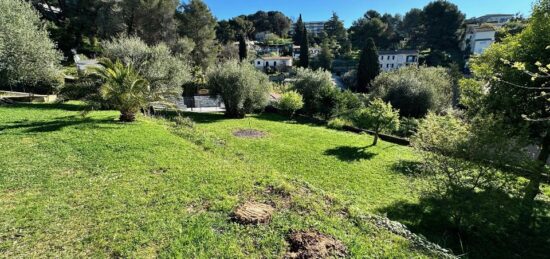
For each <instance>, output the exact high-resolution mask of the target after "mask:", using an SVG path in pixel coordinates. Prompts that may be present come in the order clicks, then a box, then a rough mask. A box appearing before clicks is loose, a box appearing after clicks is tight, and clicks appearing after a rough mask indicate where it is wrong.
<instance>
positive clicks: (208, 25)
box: [176, 0, 217, 69]
mask: <svg viewBox="0 0 550 259" xmlns="http://www.w3.org/2000/svg"><path fill="white" fill-rule="evenodd" d="M176 18H178V20H179V28H178V33H179V34H180V36H181V37H187V38H189V39H191V40H193V42H194V43H195V48H194V49H193V51H192V52H191V59H192V61H193V65H195V66H200V67H202V69H206V68H208V67H209V66H210V65H212V64H214V61H215V59H216V54H217V51H216V42H217V41H216V25H217V22H216V18H214V16H213V15H212V12H211V11H210V9H209V8H208V6H207V5H206V4H205V3H204V2H203V1H202V0H190V1H189V2H188V3H187V4H182V5H181V6H180V7H179V8H178V10H177V13H176Z"/></svg>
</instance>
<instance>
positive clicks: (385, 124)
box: [352, 98, 399, 146]
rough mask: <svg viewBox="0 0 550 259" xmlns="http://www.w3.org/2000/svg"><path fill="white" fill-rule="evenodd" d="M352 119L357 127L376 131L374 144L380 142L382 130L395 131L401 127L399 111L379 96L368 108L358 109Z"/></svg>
mask: <svg viewBox="0 0 550 259" xmlns="http://www.w3.org/2000/svg"><path fill="white" fill-rule="evenodd" d="M352 119H353V123H354V124H355V125H356V126H357V127H359V128H362V129H370V130H372V131H374V141H373V143H372V145H373V146H376V144H377V143H378V137H379V134H380V132H382V131H393V130H395V129H397V128H398V127H399V111H396V110H394V109H393V107H392V105H391V104H390V103H385V102H384V101H382V99H379V98H377V99H374V100H373V101H372V102H371V103H370V105H369V106H367V108H365V109H361V110H358V111H356V112H355V114H354V115H353V116H352Z"/></svg>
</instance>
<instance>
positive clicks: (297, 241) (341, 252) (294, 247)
mask: <svg viewBox="0 0 550 259" xmlns="http://www.w3.org/2000/svg"><path fill="white" fill-rule="evenodd" d="M289 242H290V251H289V252H288V253H287V254H286V255H285V258H329V257H336V258H344V257H346V256H347V255H348V249H347V247H346V246H345V245H344V244H343V243H342V242H340V241H338V240H336V239H334V238H332V237H330V236H327V235H325V234H322V233H320V232H318V231H296V232H292V233H291V234H290V238H289Z"/></svg>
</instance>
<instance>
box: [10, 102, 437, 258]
mask: <svg viewBox="0 0 550 259" xmlns="http://www.w3.org/2000/svg"><path fill="white" fill-rule="evenodd" d="M81 109H82V107H81V106H80V105H79V104H78V103H68V104H62V105H48V104H32V105H17V106H0V257H24V258H27V257H156V256H158V257H187V258H188V257H203V258H210V257H226V258H235V257H267V258H277V257H282V256H284V254H285V253H286V252H287V250H288V249H289V245H288V243H287V238H288V235H289V233H290V231H292V230H301V229H304V230H305V229H316V230H319V231H321V232H323V233H326V234H329V235H331V236H333V237H335V238H337V239H339V240H341V241H342V242H343V243H344V244H345V245H346V246H347V247H348V249H349V252H350V256H351V257H362V258H365V257H371V258H388V257H390V258H411V257H417V258H423V257H435V255H433V254H431V253H429V252H427V251H425V250H421V249H420V248H417V246H414V245H413V244H411V243H410V242H409V241H408V240H406V239H404V238H402V237H400V236H397V235H395V234H392V233H390V232H388V231H386V230H383V229H379V228H377V227H375V226H374V225H373V224H372V223H370V222H368V221H365V220H363V218H362V216H363V215H368V214H376V213H383V212H385V211H387V208H390V207H392V206H393V205H394V204H415V203H418V202H419V197H418V192H417V191H415V189H416V188H417V187H419V186H421V185H423V184H424V182H423V181H422V180H420V179H418V178H416V177H413V176H411V175H408V173H407V171H406V170H403V161H415V160H416V159H417V157H416V156H415V154H414V152H413V150H412V149H410V148H408V147H403V146H399V145H395V144H391V143H387V142H384V141H382V142H380V143H379V145H378V146H376V147H370V146H369V145H370V143H371V142H372V138H371V137H370V136H367V135H357V134H352V133H346V132H341V131H335V130H330V129H327V128H325V127H322V126H316V125H313V124H303V123H300V124H298V123H295V122H289V121H287V120H286V119H285V118H284V117H281V116H278V115H272V114H264V115H258V116H250V117H247V118H246V119H242V120H228V119H225V118H224V117H223V116H222V115H221V114H193V115H191V114H188V116H191V117H192V118H193V119H194V121H195V122H196V123H197V125H196V129H195V131H196V133H195V135H196V136H195V137H196V138H195V139H192V138H188V137H185V136H183V135H182V134H180V133H179V132H178V131H177V130H176V129H175V128H174V126H173V123H169V122H167V121H165V120H162V119H151V118H145V117H140V118H139V120H138V121H137V122H135V123H131V124H120V123H118V122H117V121H116V119H117V118H118V113H117V112H114V111H98V112H92V113H91V114H89V115H88V116H86V117H82V116H80V115H79V110H81ZM249 128H252V129H256V130H260V131H263V132H265V133H266V136H265V137H264V138H258V139H251V138H238V137H235V136H234V135H233V132H234V131H235V130H238V129H249ZM197 136H198V137H197ZM197 139H198V140H197ZM405 164H406V163H405ZM245 201H258V202H266V203H268V204H271V205H273V206H274V207H275V208H276V212H275V214H274V216H273V219H272V221H271V222H270V223H269V224H265V225H257V226H253V225H241V224H238V223H236V222H234V221H233V220H231V212H232V211H233V209H234V208H235V207H236V206H238V205H239V204H242V203H243V202H245Z"/></svg>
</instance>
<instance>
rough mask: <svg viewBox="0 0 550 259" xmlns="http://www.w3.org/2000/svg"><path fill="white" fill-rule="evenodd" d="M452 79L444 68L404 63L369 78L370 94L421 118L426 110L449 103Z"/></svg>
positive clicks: (444, 107)
mask: <svg viewBox="0 0 550 259" xmlns="http://www.w3.org/2000/svg"><path fill="white" fill-rule="evenodd" d="M452 88H453V83H452V80H451V77H450V76H449V74H448V72H447V70H446V69H444V68H434V67H419V68H417V67H405V68H401V69H398V70H395V71H391V72H387V73H382V74H380V75H379V76H378V77H376V79H375V80H374V82H373V96H375V97H379V98H382V99H383V100H384V101H386V102H390V103H391V104H392V105H393V106H394V107H395V108H397V109H399V111H400V115H401V116H403V117H414V118H422V117H424V116H425V115H426V114H427V113H428V111H433V112H435V113H442V112H443V111H445V110H447V109H448V108H449V107H451V104H452Z"/></svg>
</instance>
